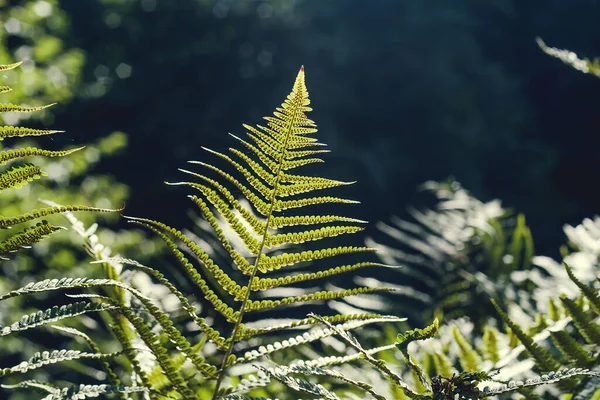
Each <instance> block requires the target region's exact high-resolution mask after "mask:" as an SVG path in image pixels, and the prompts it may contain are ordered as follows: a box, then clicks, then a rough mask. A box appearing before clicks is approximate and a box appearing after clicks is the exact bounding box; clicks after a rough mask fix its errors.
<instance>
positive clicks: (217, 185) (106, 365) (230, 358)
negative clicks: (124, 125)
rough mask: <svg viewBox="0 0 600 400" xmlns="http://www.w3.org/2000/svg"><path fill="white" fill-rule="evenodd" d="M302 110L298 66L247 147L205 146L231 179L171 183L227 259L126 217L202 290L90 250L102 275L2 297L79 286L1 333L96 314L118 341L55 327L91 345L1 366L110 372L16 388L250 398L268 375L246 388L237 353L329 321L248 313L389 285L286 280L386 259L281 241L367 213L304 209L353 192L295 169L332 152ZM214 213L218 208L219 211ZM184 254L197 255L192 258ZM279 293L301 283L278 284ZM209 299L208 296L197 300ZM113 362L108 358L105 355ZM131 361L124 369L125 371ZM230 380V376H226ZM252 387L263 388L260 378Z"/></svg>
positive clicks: (325, 332)
mask: <svg viewBox="0 0 600 400" xmlns="http://www.w3.org/2000/svg"><path fill="white" fill-rule="evenodd" d="M310 110H311V109H310V107H309V99H308V92H307V90H306V85H305V79H304V69H303V68H302V69H301V70H300V72H299V73H298V76H297V78H296V80H295V83H294V86H293V90H292V92H291V93H290V95H288V97H287V98H286V100H285V101H284V103H283V104H282V105H281V107H279V108H277V109H276V111H275V112H274V115H273V116H272V117H266V118H265V119H266V121H267V124H266V126H261V125H258V126H257V127H252V126H249V125H244V127H245V128H246V129H247V130H248V140H244V139H241V138H236V139H237V140H238V141H239V142H240V144H241V147H242V149H244V150H245V151H242V150H240V149H237V148H231V149H230V153H229V154H224V153H220V152H216V151H212V150H208V151H209V152H210V153H212V154H214V155H216V156H217V157H218V158H220V159H221V160H222V161H223V162H224V163H225V164H228V165H229V166H231V167H233V170H234V173H235V174H237V175H238V176H239V177H236V176H234V174H230V173H228V172H226V171H225V170H224V169H221V168H218V167H215V166H212V165H209V164H206V163H203V162H193V163H196V164H201V165H203V166H204V167H205V173H204V174H200V173H196V172H191V171H188V170H182V171H183V172H186V173H188V174H190V175H192V176H194V177H195V178H197V181H195V182H179V183H175V184H174V185H185V186H188V187H190V188H192V189H194V190H196V191H197V192H196V193H197V194H194V195H191V196H190V199H191V200H192V201H193V202H194V204H195V205H196V206H197V207H198V209H199V210H200V212H201V213H202V214H203V216H204V217H205V219H206V221H207V223H208V224H209V225H210V226H211V228H212V229H213V231H214V233H215V236H216V238H218V240H219V242H220V245H221V246H222V248H223V249H224V250H225V252H226V253H227V255H228V256H229V258H230V261H229V263H230V265H231V266H233V268H232V267H231V266H226V265H218V264H217V263H215V262H214V260H213V259H212V258H211V257H210V256H209V253H208V250H207V249H203V248H202V247H201V246H200V245H198V244H197V243H196V242H194V240H192V239H190V238H189V237H188V236H186V235H185V234H184V233H183V232H182V231H179V230H177V229H175V228H173V227H170V226H168V225H166V224H164V223H162V222H159V221H155V220H150V219H145V218H136V217H128V218H129V220H130V222H131V223H134V224H137V225H140V226H143V227H145V228H147V229H149V230H150V231H152V232H154V233H156V234H157V235H158V236H159V237H160V238H161V239H163V240H164V242H165V243H166V244H167V246H168V248H169V249H170V251H171V252H172V253H173V255H174V256H175V259H176V261H177V262H178V263H179V264H180V266H181V267H182V269H183V271H184V272H185V273H186V274H187V275H188V277H189V280H190V281H191V282H193V285H194V286H195V291H194V294H195V295H196V298H197V299H194V298H191V299H190V298H188V297H187V296H185V295H184V294H183V292H182V291H181V290H180V289H179V287H178V286H176V285H175V284H174V283H173V282H172V281H171V280H169V279H167V278H166V277H165V276H164V275H163V274H162V273H160V272H158V270H156V269H154V268H151V267H148V266H144V265H141V264H139V263H138V262H136V261H134V260H128V259H123V258H119V257H113V258H110V257H109V258H107V257H106V255H104V256H100V255H99V254H96V253H94V252H91V253H92V255H93V256H94V258H95V259H96V261H97V262H99V263H100V264H102V265H103V267H104V270H105V271H106V278H104V279H89V278H78V279H71V278H63V279H60V280H43V281H39V282H32V283H31V284H29V285H27V286H25V287H22V288H19V289H16V290H13V291H10V292H8V293H6V294H4V295H2V296H0V301H4V300H8V299H10V298H14V297H20V296H25V295H31V294H35V293H40V292H48V291H59V292H67V291H68V292H71V291H73V290H74V291H75V294H70V296H71V297H76V298H77V302H75V303H71V304H69V305H67V306H64V307H62V308H60V309H56V310H55V309H49V310H47V311H45V312H44V311H42V312H41V313H37V314H35V315H31V316H24V317H23V319H22V321H21V322H20V323H19V328H18V329H13V328H12V327H13V326H15V325H14V324H13V325H11V326H10V327H8V328H7V329H5V331H6V334H11V333H13V332H19V331H22V330H26V329H32V328H36V329H38V328H43V327H44V326H46V325H47V324H51V323H55V322H57V321H61V322H62V321H63V320H65V319H67V318H71V317H76V316H79V315H81V314H86V313H89V312H95V313H99V315H101V316H103V317H102V318H104V319H106V320H108V321H109V323H110V324H109V328H110V330H111V333H112V334H113V335H114V337H115V339H116V341H118V342H119V343H120V345H121V350H120V351H117V352H114V351H113V352H106V353H104V352H101V349H100V348H99V347H98V346H97V344H96V343H95V341H94V339H93V334H90V335H88V334H86V333H83V332H80V331H77V330H74V329H72V328H60V329H62V330H63V331H67V332H68V333H70V334H73V335H76V336H78V337H83V338H84V339H85V341H86V342H87V343H88V345H89V349H91V351H89V350H87V351H84V350H74V351H66V350H57V351H55V352H44V353H40V354H37V355H35V356H34V357H33V358H32V359H30V360H29V361H28V362H24V363H21V364H19V365H16V366H14V367H8V368H4V369H2V370H1V375H4V376H7V375H15V374H18V373H24V372H27V371H29V370H34V369H37V368H40V367H42V366H44V365H47V364H50V363H56V362H62V361H68V360H78V361H85V360H98V361H100V362H101V364H102V365H103V369H104V370H105V372H106V376H107V377H108V378H109V382H108V383H101V384H96V383H95V384H93V385H92V386H86V387H78V386H71V387H69V386H67V387H65V388H50V387H48V386H47V385H41V384H39V383H37V382H35V381H25V382H23V383H21V384H17V385H16V386H12V387H35V388H38V389H42V390H46V391H47V392H48V393H50V396H54V397H52V398H70V397H67V396H75V395H76V396H80V397H81V398H83V397H86V396H90V394H89V393H93V392H97V394H100V393H117V395H119V396H120V397H121V398H124V396H130V395H133V393H135V392H142V393H145V394H146V395H148V394H150V396H151V397H167V398H173V397H174V398H184V399H198V398H206V397H207V396H209V395H208V393H209V392H210V393H211V395H212V398H213V399H217V398H221V397H223V396H229V397H228V398H235V396H245V394H244V393H245V392H246V391H251V390H252V389H253V388H255V387H259V388H260V387H263V386H265V385H264V384H258V385H252V384H250V385H249V384H247V382H245V381H239V379H241V378H243V377H244V376H245V375H247V374H248V372H247V371H248V369H247V368H246V369H244V368H242V367H243V365H244V364H249V363H256V362H257V361H260V359H262V358H263V357H264V356H270V357H273V356H276V355H277V353H279V352H285V351H289V349H292V348H298V347H299V346H302V345H304V344H307V343H310V342H313V341H318V340H323V339H327V338H328V337H331V336H332V335H333V334H334V331H332V330H330V329H323V328H319V327H318V326H315V325H318V324H319V320H318V319H316V318H314V317H308V318H296V319H293V320H288V321H284V322H280V321H275V322H274V321H269V320H267V319H265V318H264V317H262V318H258V319H256V320H254V321H253V320H252V319H249V318H247V317H248V316H249V315H251V314H264V313H268V312H269V311H270V310H274V309H279V308H281V307H284V306H287V307H290V306H292V305H301V304H305V303H309V302H326V301H329V300H332V299H339V298H343V297H347V296H353V295H358V294H369V293H376V292H385V291H389V290H390V289H386V288H370V287H356V288H349V289H339V290H326V291H317V292H307V289H306V288H304V289H302V292H301V294H300V293H298V290H297V288H296V289H294V288H291V287H290V286H291V285H301V284H303V283H306V282H311V281H314V280H317V279H321V278H331V277H334V276H336V275H338V274H341V273H346V272H353V271H357V270H359V269H362V268H368V267H379V266H383V264H381V263H378V262H374V261H360V257H359V256H361V255H362V254H364V253H372V252H373V251H374V249H372V248H368V247H364V246H360V245H357V246H354V245H351V244H348V245H335V244H333V245H331V244H323V245H319V246H318V247H317V248H314V249H312V250H303V251H293V250H290V249H294V247H290V246H293V245H298V244H303V243H306V244H310V243H312V242H318V243H319V244H320V243H325V242H324V241H325V240H327V239H330V238H333V237H335V236H339V235H346V234H352V233H356V232H359V231H361V230H362V229H363V228H362V226H361V225H362V224H364V221H361V220H358V219H355V218H350V217H346V216H341V215H337V214H333V213H332V214H319V213H317V212H308V209H309V207H310V206H316V205H325V206H326V205H335V207H336V208H337V205H340V204H345V203H354V201H351V200H347V199H344V198H340V197H334V196H328V195H325V196H319V195H318V194H313V192H316V191H319V190H324V189H332V188H335V187H339V186H344V185H347V184H348V183H347V182H341V181H337V180H333V179H327V178H321V177H316V176H311V175H300V174H297V173H295V170H296V169H297V168H299V167H302V166H305V165H309V164H314V163H319V162H322V159H320V158H318V156H319V155H320V154H321V153H325V152H327V150H325V149H323V144H322V143H319V142H318V141H317V140H316V139H315V138H314V137H312V134H313V133H315V132H316V126H315V124H314V122H313V121H311V120H310V119H308V118H307V117H306V113H307V112H308V111H310ZM238 194H241V195H242V196H243V197H244V198H245V199H246V200H247V201H248V205H244V204H243V203H242V202H241V201H240V200H238V199H237V198H236V196H237V195H238ZM71 209H73V208H70V209H69V208H65V207H62V206H58V205H51V206H50V207H49V208H48V210H52V211H44V212H46V213H47V212H65V211H69V210H71ZM305 210H307V211H305ZM284 211H285V214H284V213H283V212H284ZM39 213H40V212H38V214H39ZM36 215H37V214H36ZM218 218H220V219H221V221H220V222H219V221H218ZM71 222H73V221H71ZM224 223H225V224H224ZM225 225H227V226H228V228H229V229H230V233H228V234H227V235H225V234H224V229H225ZM233 233H235V235H236V236H237V237H238V238H239V239H240V240H241V241H242V243H243V244H244V247H245V250H246V252H247V253H246V254H241V253H240V251H238V250H236V249H235V248H234V247H233V246H232V244H231V243H232V240H233V238H232V236H231V235H232V234H233ZM321 241H323V242H321ZM184 249H185V252H184ZM186 253H187V254H189V256H188V255H186ZM344 257H345V258H347V259H348V261H347V262H346V263H344V262H336V260H337V259H343V258H344ZM193 261H196V262H197V263H198V264H199V265H198V266H197V267H196V266H194V265H193V263H192V262H193ZM329 262H335V264H334V265H336V266H334V267H331V266H330V267H320V263H326V264H325V265H327V264H328V263H329ZM307 263H312V264H314V265H313V266H312V267H311V268H312V271H310V272H306V271H304V270H300V269H299V267H302V268H304V266H305V265H306V264H307ZM123 265H125V266H128V268H132V269H135V270H138V271H141V272H142V273H145V274H147V275H148V276H150V277H151V278H152V279H153V280H154V281H155V282H158V283H159V284H160V285H162V286H164V287H165V288H166V290H167V291H168V292H169V293H170V295H171V296H173V297H174V298H175V299H177V301H178V302H179V304H180V307H179V310H181V312H180V313H177V314H176V315H173V316H171V315H169V313H168V312H167V310H165V308H164V307H163V306H162V305H161V304H160V302H158V301H157V300H158V299H153V298H151V294H145V291H144V290H143V289H142V288H141V287H140V288H137V287H136V286H135V283H134V282H133V281H130V280H129V279H127V277H126V274H124V273H121V266H123ZM286 287H287V289H285V290H284V291H283V293H284V295H283V296H279V297H278V298H273V297H267V298H258V299H253V297H252V295H253V294H254V295H256V294H257V293H261V292H262V293H267V292H268V291H273V292H275V293H278V292H277V291H276V290H277V289H280V288H286ZM82 291H83V292H82ZM286 291H291V292H292V293H298V294H296V295H285V292H286ZM207 304H208V305H209V307H206V305H207ZM199 308H203V313H202V314H204V315H202V314H200V313H199V312H198V309H199ZM266 315H268V314H266ZM173 317H174V318H173ZM209 317H210V318H209ZM324 318H325V320H326V321H328V322H330V323H333V324H335V326H336V328H337V329H341V330H344V331H345V330H351V329H356V328H358V327H360V326H364V325H367V324H371V323H378V322H393V321H401V320H402V318H397V317H392V316H385V315H379V314H373V313H358V314H350V315H331V316H329V317H324ZM219 320H220V321H222V322H225V323H227V324H229V327H230V329H229V330H228V331H222V330H221V328H220V326H221V325H219V323H218V321H219ZM190 326H191V328H190ZM298 329H300V330H302V331H303V332H304V333H303V334H302V335H294V334H292V335H291V336H290V334H289V333H288V334H287V335H286V338H287V339H285V340H281V336H275V334H280V333H282V332H286V331H292V332H294V331H297V330H298ZM173 346H175V347H173ZM145 354H150V355H151V357H150V358H148V357H144V355H145ZM142 359H143V360H142ZM110 360H114V361H113V362H109V361H110ZM114 363H118V364H119V368H117V369H114V367H113V366H111V365H110V364H114ZM234 367H235V368H234ZM236 371H238V372H236ZM240 371H241V372H240ZM244 371H245V372H244ZM132 372H133V375H130V373H132ZM240 374H241V375H240ZM238 375H239V376H238ZM227 376H229V377H230V379H231V382H230V386H229V387H224V382H225V378H226V377H227ZM236 383H239V384H237V385H235V384H236ZM259 391H260V393H265V392H264V389H259ZM61 396H62V397H61ZM231 396H234V397H231Z"/></svg>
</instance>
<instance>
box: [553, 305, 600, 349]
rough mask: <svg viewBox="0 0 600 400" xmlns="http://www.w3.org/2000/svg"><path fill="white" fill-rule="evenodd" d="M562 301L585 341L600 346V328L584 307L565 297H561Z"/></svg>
mask: <svg viewBox="0 0 600 400" xmlns="http://www.w3.org/2000/svg"><path fill="white" fill-rule="evenodd" d="M560 301H561V302H562V304H563V306H564V307H565V310H567V313H568V314H569V315H570V316H571V318H573V322H574V324H575V326H576V327H577V329H578V331H579V332H580V333H581V335H582V336H583V337H584V339H585V340H586V341H587V342H588V343H590V344H595V345H600V326H598V324H597V323H596V322H594V321H593V319H592V317H591V316H590V315H588V314H586V313H585V312H584V310H583V307H581V306H580V305H578V304H577V303H576V302H575V301H573V300H571V299H569V298H568V297H566V296H564V295H562V296H560Z"/></svg>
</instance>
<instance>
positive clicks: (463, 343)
mask: <svg viewBox="0 0 600 400" xmlns="http://www.w3.org/2000/svg"><path fill="white" fill-rule="evenodd" d="M452 335H453V336H454V342H455V343H456V344H457V345H458V348H459V353H460V363H461V367H462V369H463V371H469V372H476V371H479V370H480V369H481V368H480V365H481V358H480V357H479V355H478V354H477V352H476V351H475V350H474V349H473V347H472V346H471V345H470V344H469V342H468V341H467V340H466V339H465V337H464V336H463V335H462V333H461V332H460V330H459V329H458V327H457V326H456V325H455V326H453V327H452Z"/></svg>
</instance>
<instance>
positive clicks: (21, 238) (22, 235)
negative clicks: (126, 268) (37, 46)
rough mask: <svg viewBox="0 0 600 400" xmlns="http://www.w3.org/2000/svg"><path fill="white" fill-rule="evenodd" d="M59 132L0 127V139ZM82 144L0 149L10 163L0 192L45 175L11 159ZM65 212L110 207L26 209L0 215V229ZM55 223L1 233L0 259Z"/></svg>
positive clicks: (5, 106) (1, 158)
mask: <svg viewBox="0 0 600 400" xmlns="http://www.w3.org/2000/svg"><path fill="white" fill-rule="evenodd" d="M19 65H21V63H13V64H7V65H0V71H8V70H12V69H14V68H16V67H18V66H19ZM10 90H11V89H10V87H9V86H2V90H1V91H2V93H7V92H10ZM47 107H49V106H41V107H27V106H20V105H15V104H12V103H0V112H3V113H4V112H25V113H27V112H35V111H41V110H43V109H45V108H47ZM57 132H60V131H56V130H43V129H33V128H27V127H22V126H8V125H5V126H0V140H4V139H9V138H10V139H12V138H15V137H26V136H45V135H52V134H54V133H57ZM81 149H82V147H79V148H74V149H71V150H62V151H51V150H44V149H39V148H36V147H25V148H15V149H4V150H1V151H0V165H5V164H8V163H11V164H12V165H11V166H10V168H4V169H3V170H0V192H2V191H4V190H9V189H18V188H21V187H22V186H24V185H27V184H28V183H30V182H32V181H33V180H35V179H39V178H41V177H42V176H44V175H45V172H43V171H42V170H41V169H40V168H39V167H38V166H36V165H34V164H32V163H28V162H24V163H21V164H14V162H15V161H18V160H21V159H22V158H29V157H33V156H44V157H63V156H67V155H69V154H71V153H73V152H76V151H78V150H81ZM65 211H97V212H109V211H113V210H108V209H103V208H95V207H88V206H81V205H77V206H65V207H48V208H42V209H37V210H32V211H29V212H27V213H25V214H20V215H15V216H0V229H10V228H13V227H16V226H22V225H23V224H25V223H28V222H30V221H35V220H38V221H39V220H40V219H42V218H45V217H48V216H50V215H52V214H58V213H62V212H65ZM60 229H61V228H60V227H58V226H53V225H51V224H49V223H48V222H47V221H45V220H43V221H41V222H38V223H37V224H36V225H34V226H31V227H28V228H25V229H24V230H22V231H20V232H18V233H14V234H11V235H8V236H7V235H3V236H4V238H3V240H2V241H1V242H0V260H4V261H5V260H8V259H9V256H10V255H11V254H12V253H14V252H16V251H18V250H20V249H22V248H27V247H31V246H32V245H34V244H36V243H38V242H40V241H42V240H43V239H45V238H47V237H48V236H49V235H51V234H52V233H54V232H56V231H58V230H60Z"/></svg>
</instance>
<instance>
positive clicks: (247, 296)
mask: <svg viewBox="0 0 600 400" xmlns="http://www.w3.org/2000/svg"><path fill="white" fill-rule="evenodd" d="M301 75H302V86H301V91H296V89H297V87H298V86H297V85H296V84H294V91H296V93H295V95H296V96H295V98H294V103H296V104H295V105H296V106H297V107H298V109H300V108H301V107H302V101H303V98H302V95H303V93H302V91H305V90H306V88H305V86H304V82H303V81H304V66H303V67H302V68H300V72H299V74H298V76H299V77H300V76H301ZM295 120H296V113H294V116H293V118H291V120H290V121H289V123H288V125H287V126H286V128H287V132H286V135H285V141H284V143H283V146H282V147H281V148H282V152H281V157H280V158H279V160H278V161H279V162H278V165H277V175H276V176H277V177H276V179H275V182H274V183H273V192H272V193H271V196H270V198H269V201H270V203H271V204H270V205H269V211H268V213H267V218H266V221H265V231H264V233H263V236H262V239H261V241H260V247H259V250H258V253H257V254H256V260H255V261H254V265H253V267H252V273H251V274H250V279H249V280H248V286H247V290H246V293H245V295H244V299H243V301H242V305H241V307H240V313H239V315H238V318H237V321H236V322H235V326H234V327H233V333H232V334H231V341H230V342H229V346H228V348H227V351H226V352H225V355H224V356H223V363H222V364H221V372H220V374H219V377H218V378H217V383H216V385H215V390H214V392H213V397H212V400H217V396H218V392H219V388H220V387H221V383H222V382H223V378H224V377H225V371H226V369H227V367H228V365H227V364H228V361H227V360H228V359H229V357H230V356H231V354H232V353H233V346H234V345H235V343H236V337H237V336H238V333H239V331H240V328H241V326H242V319H243V318H244V314H245V312H246V305H247V304H248V300H250V293H251V291H252V290H251V288H252V281H253V280H254V278H255V277H256V274H257V272H258V264H259V262H260V259H261V255H262V254H263V251H264V248H265V244H266V242H267V235H268V232H269V222H270V220H271V217H272V216H273V210H274V208H275V199H276V198H277V195H278V190H277V189H278V188H279V185H280V183H281V176H282V173H281V172H282V169H283V164H284V160H285V158H286V156H287V154H288V143H289V139H290V137H291V136H292V135H293V133H292V128H293V127H294V122H295Z"/></svg>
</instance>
